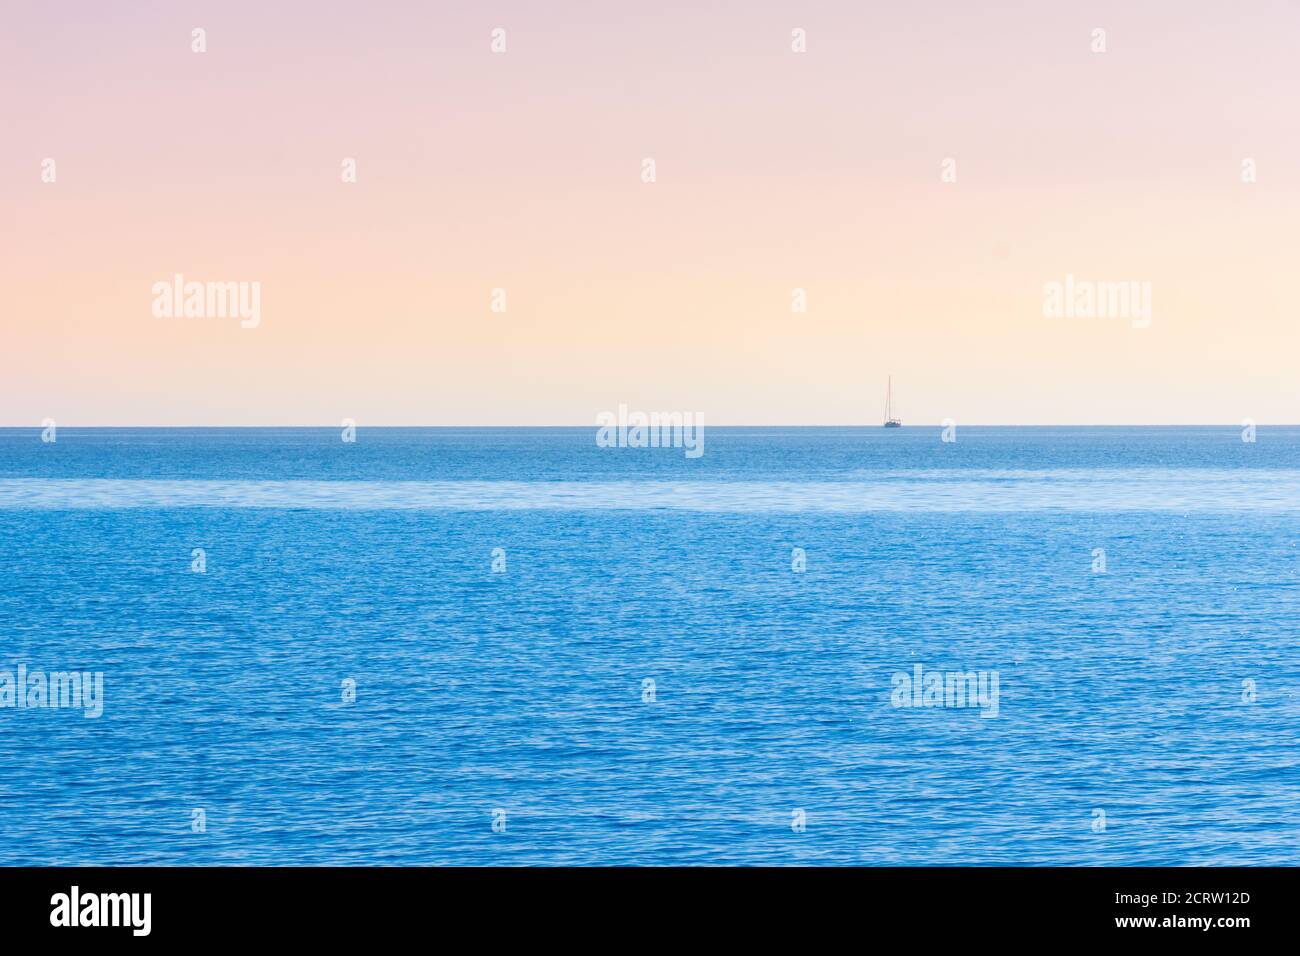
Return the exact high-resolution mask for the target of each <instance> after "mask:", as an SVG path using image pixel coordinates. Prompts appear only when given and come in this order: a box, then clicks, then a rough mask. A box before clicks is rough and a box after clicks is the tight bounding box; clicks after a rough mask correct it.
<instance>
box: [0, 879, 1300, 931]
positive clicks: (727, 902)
mask: <svg viewBox="0 0 1300 956" xmlns="http://www.w3.org/2000/svg"><path fill="white" fill-rule="evenodd" d="M73 887H76V890H75V891H74V890H73ZM1298 890H1300V870H1296V869H1289V868H1287V869H1274V868H1268V869H1265V868H1217V869H1202V868H1132V869H1073V868H1042V869H1015V868H984V867H979V868H963V869H946V868H944V869H940V868H900V869H881V868H870V869H849V868H837V869H796V868H789V869H786V868H782V869H712V868H707V869H706V868H692V869H656V868H648V869H594V868H582V869H455V868H433V869H415V868H382V869H368V868H283V869H263V868H213V869H199V868H136V867H128V868H78V867H68V868H48V869H35V868H11V869H3V868H0V926H3V927H4V933H5V939H6V941H7V942H9V943H12V942H16V941H17V940H19V939H26V938H31V937H38V938H41V939H42V941H48V942H54V943H57V942H58V941H59V938H60V937H64V941H67V942H74V943H79V944H82V943H90V942H98V941H101V940H103V941H107V940H108V939H109V938H110V937H117V938H119V939H120V940H121V941H122V942H127V941H134V942H138V943H145V942H146V941H148V940H158V941H163V942H184V941H190V940H192V941H197V942H203V943H207V944H213V943H221V942H245V941H270V942H279V941H283V942H286V943H292V944H294V945H295V946H298V945H302V944H304V943H312V942H315V943H320V944H323V945H331V946H336V945H339V944H342V943H347V942H363V941H364V942H367V943H369V944H372V945H373V944H374V943H376V942H378V941H384V940H389V939H391V940H392V941H393V942H400V941H401V940H402V939H403V938H409V937H410V936H411V934H414V933H425V934H427V933H429V932H431V931H432V932H434V933H435V934H436V937H437V938H438V939H446V940H448V941H449V940H450V939H451V938H453V937H452V936H451V935H449V934H453V933H455V934H461V933H470V934H472V936H474V937H479V938H482V939H484V940H486V939H488V938H492V939H498V938H500V937H502V936H506V937H509V936H518V937H520V938H522V939H528V940H531V941H533V942H536V941H538V940H540V939H543V938H548V937H553V936H563V937H564V938H566V939H570V940H573V939H579V938H582V937H584V936H589V937H592V938H599V939H601V940H602V942H603V943H605V944H607V945H609V944H613V943H615V942H616V940H615V939H613V938H611V937H610V936H609V932H610V929H611V927H619V926H621V927H623V929H622V930H620V931H619V932H626V933H629V934H631V936H632V937H639V936H642V935H646V936H647V937H655V936H659V935H660V934H662V933H664V932H667V931H669V930H670V929H679V930H684V928H685V927H688V926H689V927H691V930H690V932H692V933H698V932H701V931H702V932H712V933H715V934H716V933H725V934H728V935H730V934H732V933H733V932H734V933H739V934H741V935H744V936H758V937H760V938H761V937H763V936H764V935H765V934H766V933H767V932H768V929H769V928H774V929H776V931H779V932H786V933H788V932H791V931H795V932H798V931H800V930H803V931H810V930H815V931H816V932H818V933H819V934H820V933H826V932H834V931H845V932H851V933H853V934H855V935H856V936H858V937H861V936H862V934H864V933H866V934H868V935H869V936H870V937H871V938H877V936H876V934H878V933H886V932H891V931H892V932H905V933H907V934H909V936H912V935H915V934H918V933H919V934H921V935H920V938H921V939H926V940H931V941H934V942H940V941H944V940H948V939H952V940H960V941H963V942H966V943H972V942H975V941H976V939H977V938H978V939H982V940H990V939H995V940H1012V939H1017V938H1025V939H1042V938H1043V936H1042V934H1044V933H1049V934H1051V935H1052V937H1054V938H1058V939H1070V940H1074V939H1080V938H1097V937H1107V938H1110V939H1115V940H1119V939H1123V938H1125V937H1129V938H1136V939H1142V940H1146V941H1151V940H1155V939H1161V938H1168V939H1180V940H1182V939H1185V938H1187V937H1189V936H1192V935H1199V936H1201V937H1202V938H1204V939H1206V940H1207V941H1209V940H1213V941H1214V942H1215V943H1219V944H1227V945H1232V944H1233V943H1236V942H1244V941H1246V940H1251V941H1255V942H1258V941H1260V940H1261V939H1263V938H1265V937H1272V936H1274V935H1280V934H1282V933H1287V932H1288V930H1289V929H1290V928H1291V926H1292V925H1293V923H1294V912H1295V910H1296V903H1295V901H1296V900H1297V899H1300V893H1298V892H1297V891H1298ZM106 894H111V895H106ZM122 894H125V895H122ZM143 894H148V895H149V896H148V901H147V902H148V908H147V911H146V909H145V898H144V896H143ZM74 902H75V905H74ZM74 911H75V915H74ZM146 916H147V919H146ZM74 923H75V924H77V925H75V926H74V925H73V924H74ZM86 923H116V924H117V925H91V926H87V925H85V924H86ZM55 924H60V925H55ZM145 930H147V934H146V933H145V932H144V931H145ZM972 933H975V934H976V936H974V937H973V936H971V934H972ZM673 938H674V939H677V940H679V941H681V937H680V936H676V935H675V936H674V937H673ZM878 938H880V939H884V938H886V937H883V936H881V937H878ZM661 941H665V940H661ZM665 942H666V941H665Z"/></svg>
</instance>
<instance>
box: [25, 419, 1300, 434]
mask: <svg viewBox="0 0 1300 956" xmlns="http://www.w3.org/2000/svg"><path fill="white" fill-rule="evenodd" d="M700 424H701V426H702V427H706V428H861V429H866V430H873V429H881V430H882V431H883V430H884V425H883V424H809V423H807V422H800V423H791V424H774V423H767V424H759V425H754V424H749V425H740V424H728V423H721V424H713V425H711V424H708V423H707V422H701V423H700ZM954 424H955V425H956V427H958V428H1241V427H1243V425H1244V424H1245V423H1243V422H1194V423H1180V424H1174V423H1169V422H1142V423H1132V422H1127V423H1124V422H1090V423H1087V424H1080V423H1077V422H1073V423H1072V422H1049V423H1038V424H1020V425H1011V424H1005V423H979V422H976V423H971V424H962V423H961V422H956V423H954ZM1252 424H1254V425H1255V427H1256V428H1296V427H1300V422H1270V423H1267V424H1265V423H1260V422H1253V423H1252ZM55 426H56V427H57V428H58V429H60V430H63V429H101V430H107V429H128V428H136V429H155V430H163V429H179V428H188V429H201V428H207V429H213V430H217V429H224V430H230V429H240V428H243V429H258V428H298V429H328V430H331V431H333V430H336V429H339V428H343V427H346V426H344V425H343V424H342V423H341V422H340V423H339V424H336V425H320V424H312V425H302V424H285V423H280V424H273V425H233V424H232V425H78V424H69V425H64V424H60V423H59V422H58V420H57V419H56V420H55ZM45 427H46V426H45V425H43V424H41V425H0V430H5V431H36V432H39V431H41V430H42V429H43V428H45ZM353 427H355V428H356V429H357V430H361V429H367V428H392V429H396V428H449V429H450V428H460V429H465V428H500V429H507V428H536V429H543V428H600V427H601V426H600V425H599V424H598V423H595V422H593V423H591V424H589V425H585V424H584V425H573V424H563V425H558V424H550V425H482V424H479V425H474V424H458V425H388V424H377V425H363V424H361V423H360V422H358V423H356V424H355V425H354V426H353ZM900 427H901V428H904V429H907V428H943V427H945V423H944V422H942V421H940V422H922V423H919V424H915V425H902V426H900Z"/></svg>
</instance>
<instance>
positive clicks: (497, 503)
mask: <svg viewBox="0 0 1300 956" xmlns="http://www.w3.org/2000/svg"><path fill="white" fill-rule="evenodd" d="M125 508H153V509H167V508H279V509H322V510H377V511H389V510H425V511H447V510H454V511H496V510H527V509H541V510H562V511H580V510H630V511H646V510H660V509H662V510H677V511H706V512H838V513H868V512H897V511H918V512H944V511H963V512H972V511H973V512H1015V511H1075V512H1115V511H1147V512H1152V511H1154V512H1179V513H1183V512H1220V513H1224V512H1226V513H1232V512H1300V470H1294V469H1286V470H1283V469H1272V470H1264V469H1250V470H1248V469H1150V468H1146V469H1062V470H1057V471H994V470H979V471H971V470H966V471H963V470H950V471H933V470H930V471H897V472H879V473H875V474H872V475H868V473H863V475H862V480H855V481H844V482H832V481H807V482H801V481H780V482H769V481H761V482H756V481H734V482H726V481H590V482H567V481H555V482H547V481H536V482H532V481H200V480H194V481H176V480H153V479H129V480H124V479H38V478H10V479H0V510H19V509H24V510H32V509H35V510H113V509H125Z"/></svg>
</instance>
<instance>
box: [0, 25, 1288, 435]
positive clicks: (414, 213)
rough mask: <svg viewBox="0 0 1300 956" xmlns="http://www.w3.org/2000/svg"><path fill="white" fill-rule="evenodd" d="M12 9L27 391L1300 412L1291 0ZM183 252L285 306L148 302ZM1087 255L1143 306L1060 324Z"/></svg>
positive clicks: (1021, 417) (16, 301) (432, 408)
mask: <svg viewBox="0 0 1300 956" xmlns="http://www.w3.org/2000/svg"><path fill="white" fill-rule="evenodd" d="M5 19H6V23H5V26H4V30H3V35H2V37H0V80H3V83H2V84H0V101H2V102H3V109H2V110H0V116H2V117H3V127H4V133H3V142H4V149H3V150H0V209H2V210H4V219H5V228H4V229H3V231H0V244H2V245H0V283H2V286H0V287H2V288H3V290H4V299H5V302H4V310H3V317H2V318H0V323H2V325H0V331H2V335H0V344H3V348H2V349H0V372H2V374H0V424H2V425H32V426H35V425H38V424H39V423H40V422H41V421H42V420H43V419H45V418H54V419H55V420H57V421H58V423H59V425H60V426H77V425H219V424H225V425H269V424H300V425H309V424H318V425H336V424H338V423H339V422H340V421H341V420H342V419H343V418H354V419H355V420H356V421H357V422H358V423H359V425H361V426H365V425H381V424H392V425H399V424H427V425H443V424H448V425H450V424H467V425H468V424H503V425H504V424H521V425H531V424H557V425H558V424H571V425H589V424H593V423H594V421H595V417H596V414H597V413H598V412H600V411H602V410H607V409H616V408H617V407H618V405H619V404H620V403H623V404H627V405H629V406H631V407H633V408H642V409H647V410H651V409H654V410H680V411H694V412H699V413H702V414H703V415H704V416H705V420H706V421H707V422H708V423H710V424H717V425H722V424H878V423H879V421H880V418H881V414H882V410H883V408H882V406H883V398H884V387H885V379H886V376H887V375H889V374H892V375H893V379H894V386H895V392H896V398H897V400H898V404H899V408H900V411H901V413H902V415H903V417H904V419H905V421H906V422H907V423H908V424H921V423H937V422H939V421H940V420H941V419H944V418H952V419H955V420H956V421H957V422H959V423H962V424H1046V423H1063V424H1073V423H1079V424H1093V423H1096V424H1102V423H1118V424H1124V423H1132V424H1140V423H1152V424H1165V423H1168V424H1182V423H1225V424H1237V423H1240V422H1241V420H1242V419H1244V418H1251V419H1254V420H1256V421H1258V422H1259V423H1261V424H1274V423H1295V422H1300V373H1298V372H1297V369H1298V368H1300V291H1297V289H1296V284H1297V282H1298V281H1300V276H1298V275H1297V270H1296V262H1297V251H1300V235H1298V226H1297V223H1300V122H1297V118H1296V108H1297V103H1300V95H1298V94H1300V68H1298V67H1297V50H1300V4H1297V3H1295V2H1284V0H1255V2H1252V3H1249V4H1224V3H1221V2H1213V3H1211V2H1187V0H1181V2H1172V0H1171V2H1143V3H1133V2H1131V0H1127V2H1088V3H1083V2H1077V3H1076V2H1043V0H1024V2H996V0H992V2H990V3H978V4H977V3H970V2H968V0H921V2H909V3H891V4H885V3H881V4H866V3H862V2H861V0H852V2H850V0H842V2H841V0H825V2H816V0H810V2H794V0H788V2H776V0H735V2H730V0H727V2H718V0H714V2H706V0H693V2H678V0H657V2H655V3H631V2H608V0H602V2H597V0H555V2H549V3H537V2H495V3H493V2H483V3H470V2H464V3H451V2H441V3H439V2H387V3H386V2H382V0H372V2H366V3H362V2H348V3H342V2H323V0H312V2H302V3H275V4H271V3H266V2H265V0H253V2H246V0H221V2H216V0H213V2H208V3H197V2H176V0H166V2H164V0H157V2H122V3H113V4H108V3H101V2H90V0H83V2H55V0H52V2H48V3H23V4H13V5H11V6H10V7H9V8H8V9H7V11H6V15H5ZM196 27H201V28H203V29H204V30H205V31H206V40H207V52H205V53H201V54H199V53H194V52H192V51H191V31H192V30H193V29H194V28H196ZM496 27H502V28H504V29H505V31H506V43H507V49H506V52H505V53H502V54H494V53H493V52H492V51H491V49H490V42H491V31H492V30H493V28H496ZM796 28H800V29H803V30H805V31H806V36H807V52H806V53H802V54H800V53H795V52H793V51H792V49H791V36H792V31H793V30H794V29H796ZM1095 28H1102V29H1104V30H1105V32H1106V47H1107V49H1106V52H1104V53H1094V52H1092V49H1091V46H1092V44H1093V30H1094V29H1095ZM347 157H352V158H355V160H356V164H357V182H356V183H345V182H343V181H342V176H341V164H342V162H343V160H344V159H345V158H347ZM647 157H651V158H653V159H654V160H655V164H656V173H657V181H656V182H653V183H645V182H642V175H641V174H642V160H643V159H644V158H647ZM46 158H52V159H54V160H55V163H56V167H55V168H56V181H55V182H53V183H47V182H42V161H43V160H44V159H46ZM946 158H952V159H954V160H955V162H956V181H955V182H944V181H942V178H941V171H942V165H941V164H942V163H943V161H944V160H945V159H946ZM1247 159H1250V160H1253V162H1254V164H1255V169H1256V170H1257V181H1256V182H1253V183H1247V182H1243V181H1242V170H1243V161H1245V160H1247ZM175 273H182V274H184V276H185V277H186V278H187V279H189V280H197V281H257V282H260V283H261V290H262V291H261V324H260V326H259V327H258V328H256V329H244V328H241V327H240V324H239V321H238V319H230V318H220V317H211V318H188V319H187V318H159V317H156V316H155V315H154V314H153V311H152V308H151V306H152V304H153V295H152V292H151V288H152V286H153V284H154V283H155V282H158V281H165V280H170V279H171V277H172V276H173V275H174V274H175ZM1067 274H1073V275H1074V276H1075V277H1076V278H1077V279H1079V280H1098V281H1128V280H1133V281H1141V282H1149V283H1150V284H1151V286H1150V287H1151V301H1152V321H1151V325H1150V327H1149V328H1145V329H1135V328H1133V327H1132V323H1131V322H1130V321H1128V320H1126V319H1123V318H1118V317H1100V318H1078V317H1076V318H1049V317H1046V316H1045V315H1044V309H1043V300H1044V291H1043V290H1044V285H1045V283H1048V282H1052V281H1063V280H1064V278H1065V276H1066V275H1067ZM494 288H504V289H505V290H506V296H507V298H506V303H507V310H506V312H504V313H494V312H492V311H491V309H490V303H491V295H492V290H493V289H494ZM796 288H802V289H805V290H806V294H807V311H806V312H804V313H797V312H793V311H792V309H791V293H792V290H793V289H796Z"/></svg>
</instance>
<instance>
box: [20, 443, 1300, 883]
mask: <svg viewBox="0 0 1300 956" xmlns="http://www.w3.org/2000/svg"><path fill="white" fill-rule="evenodd" d="M705 437H706V442H705V454H704V455H703V456H702V457H700V458H697V459H688V458H687V457H686V456H685V455H684V454H683V452H682V450H681V449H627V448H624V449H616V448H598V447H597V446H596V445H595V442H594V429H590V428H586V429H562V428H556V429H366V428H362V429H360V430H359V431H358V434H357V441H356V442H355V443H354V444H349V443H344V442H342V441H340V434H339V431H338V430H337V429H76V428H62V429H60V430H59V432H58V440H57V442H55V443H53V444H47V443H43V442H42V441H41V439H40V432H39V430H36V429H0V580H3V585H4V586H3V588H2V589H0V672H3V671H6V670H8V671H16V669H17V668H18V667H19V665H23V666H25V667H26V668H27V670H28V671H42V670H43V671H56V670H72V669H76V670H81V671H88V672H96V671H97V672H102V673H103V675H104V676H103V680H104V699H103V714H102V716H100V717H98V718H89V717H85V716H83V714H82V712H80V711H78V710H75V709H72V708H50V707H44V708H42V707H30V708H22V709H19V708H17V707H0V766H2V767H3V768H4V772H3V773H0V863H4V864H362V863H375V864H556V863H565V864H573V863H577V864H733V863H738V864H948V865H967V864H995V863H1012V864H1232V863H1244V864H1295V863H1300V751H1298V750H1297V740H1300V662H1298V661H1297V655H1296V653H1295V649H1296V646H1297V621H1298V620H1300V614H1297V610H1298V605H1300V602H1298V601H1297V597H1298V596H1300V580H1298V576H1297V573H1298V570H1300V553H1298V551H1300V428H1260V429H1259V432H1258V440H1257V441H1256V442H1254V443H1246V442H1243V441H1242V440H1241V432H1240V429H1237V428H1227V427H1224V428H962V429H960V430H959V432H958V436H957V438H958V440H957V441H956V442H955V443H944V442H941V441H940V432H939V429H937V428H913V427H908V428H903V429H900V430H897V431H886V430H884V429H881V428H859V429H852V428H824V429H821V428H753V429H743V428H737V429H727V428H709V429H707V431H706V436H705ZM196 548H202V549H203V550H204V552H205V556H206V570H205V571H204V573H196V572H195V571H193V570H192V561H193V557H192V555H193V551H194V549H196ZM494 549H502V550H501V551H495V552H494ZM795 549H802V554H803V562H804V563H803V570H802V571H796V570H794V568H795V567H796V566H797V565H798V564H799V561H798V559H797V557H796V552H795ZM1101 552H1104V555H1102V556H1103V557H1104V559H1105V570H1104V573H1099V572H1098V571H1096V570H1094V569H1095V568H1097V567H1098V563H1097V562H1098V555H1099V553H1101ZM494 553H495V556H496V557H495V561H496V566H497V570H494V567H493V566H494ZM502 562H504V566H503V564H502ZM917 665H921V666H922V668H923V669H924V670H925V671H927V672H929V671H934V672H946V671H962V672H966V671H983V672H987V673H996V674H997V676H998V688H999V699H998V706H997V715H996V716H995V717H993V716H982V714H983V713H985V712H987V708H978V707H957V706H939V707H899V706H895V703H896V702H897V700H896V696H895V695H894V694H893V691H894V688H895V686H896V685H895V675H899V674H906V675H911V674H914V673H915V671H914V668H915V667H916V666H917ZM0 676H2V674H0ZM347 681H354V682H355V700H345V699H344V687H345V682H347ZM647 681H653V682H654V683H653V694H651V693H649V691H648V684H647V683H646V682H647ZM349 686H350V685H349ZM909 700H910V698H909ZM196 809H202V810H203V819H204V827H203V832H194V829H195V827H194V826H193V820H194V811H195V810H196ZM498 811H503V812H504V815H502V814H501V813H498ZM796 811H803V816H802V818H801V819H802V820H803V821H804V825H803V826H801V827H800V826H792V823H795V822H797V821H798V820H799V819H800V818H799V817H798V816H797V814H796ZM1103 815H1104V816H1103ZM494 820H495V821H496V822H497V824H498V826H497V827H496V828H494V826H493V823H494ZM502 821H504V829H503V830H502V828H501V823H502ZM1103 822H1104V827H1102V826H1101V824H1102V823H1103Z"/></svg>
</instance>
